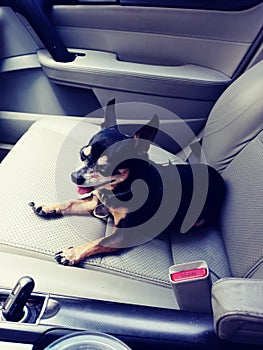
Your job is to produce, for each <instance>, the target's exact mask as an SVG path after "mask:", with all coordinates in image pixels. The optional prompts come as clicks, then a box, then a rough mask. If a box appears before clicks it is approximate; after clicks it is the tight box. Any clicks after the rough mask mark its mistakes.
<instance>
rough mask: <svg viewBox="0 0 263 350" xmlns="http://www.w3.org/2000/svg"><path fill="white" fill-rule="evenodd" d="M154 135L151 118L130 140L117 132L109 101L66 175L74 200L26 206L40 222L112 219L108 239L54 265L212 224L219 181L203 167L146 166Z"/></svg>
mask: <svg viewBox="0 0 263 350" xmlns="http://www.w3.org/2000/svg"><path fill="white" fill-rule="evenodd" d="M158 129H159V118H158V116H157V115H154V117H153V118H152V120H151V121H150V122H149V123H148V124H146V125H144V126H142V127H140V128H139V130H138V131H136V132H135V134H134V135H132V136H128V135H126V134H124V133H122V132H120V131H119V129H118V126H117V124H116V116H115V101H114V100H112V101H110V102H109V103H108V104H107V107H106V110H105V116H104V122H103V123H102V125H101V130H100V131H99V132H98V133H97V134H95V135H94V136H93V137H92V138H91V140H90V141H89V143H88V144H87V145H85V146H84V147H82V148H81V149H80V159H81V161H82V163H83V166H82V167H81V168H79V169H78V170H76V171H74V172H73V173H72V174H71V180H72V182H73V183H74V184H75V185H76V186H77V192H78V193H79V195H80V199H78V200H72V201H68V202H65V203H59V204H52V205H42V206H35V204H34V203H33V202H31V203H30V205H31V207H32V209H33V210H34V212H35V213H36V214H37V215H38V216H41V217H44V218H55V217H57V216H62V215H83V214H92V215H94V216H95V217H98V218H101V219H104V218H106V217H107V216H108V215H109V216H111V217H112V219H113V228H112V232H111V234H110V235H109V236H107V237H102V238H99V239H96V240H92V241H89V242H86V243H85V244H82V245H80V246H76V247H70V248H67V249H65V250H62V251H59V252H58V253H56V254H55V259H56V261H57V262H58V263H59V264H62V265H76V264H78V263H79V262H80V261H82V260H83V259H85V258H87V257H90V256H92V255H94V254H100V253H109V252H114V251H116V250H119V249H123V248H127V247H134V246H136V245H139V244H143V243H145V242H147V241H149V240H151V239H153V238H154V237H157V236H158V235H159V234H161V233H162V232H163V231H165V230H166V229H167V228H171V227H172V228H173V229H177V230H179V231H180V230H181V232H186V231H187V230H188V229H190V228H191V227H193V226H200V225H203V224H207V223H210V222H212V221H215V220H217V219H218V217H219V214H220V209H221V205H222V202H223V199H224V189H225V187H224V181H223V179H222V177H221V176H220V174H219V173H218V172H217V171H216V170H215V169H213V168H212V167H210V166H208V165H206V164H189V163H187V164H177V165H172V164H169V165H167V166H161V165H157V164H155V163H154V162H153V161H150V160H149V157H148V150H149V147H150V144H151V143H152V142H153V140H154V138H155V136H156V134H157V132H158ZM145 184H146V186H145ZM189 212H190V214H189ZM183 226H184V227H183Z"/></svg>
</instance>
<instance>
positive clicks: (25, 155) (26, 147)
mask: <svg viewBox="0 0 263 350" xmlns="http://www.w3.org/2000/svg"><path fill="white" fill-rule="evenodd" d="M98 130H99V127H98V126H97V125H94V124H91V123H89V122H87V120H85V121H82V122H80V120H78V119H74V118H73V119H70V118H62V119H61V118H58V119H48V118H47V119H43V120H40V121H38V122H36V123H35V124H34V125H33V126H32V127H31V128H30V129H29V131H28V132H27V133H26V134H25V135H24V136H23V137H22V138H21V139H20V141H19V142H18V143H17V144H16V145H15V147H14V149H13V150H12V152H10V154H9V155H8V156H7V157H6V159H5V160H4V161H3V162H2V164H1V171H0V181H1V184H3V185H2V187H1V195H0V211H1V213H2V217H1V230H0V244H1V249H2V250H9V251H17V252H19V253H21V254H26V255H30V256H37V257H40V258H44V259H53V255H54V253H56V252H57V251H60V250H61V249H64V248H67V247H69V246H75V245H78V244H82V243H84V242H86V241H88V240H92V239H96V238H98V237H102V236H104V235H106V234H107V231H108V230H110V225H111V224H110V222H108V223H107V224H105V223H104V222H102V221H100V220H99V219H96V218H93V217H91V216H64V217H63V218H60V219H55V220H45V219H42V218H40V217H37V216H35V214H34V213H33V212H32V210H31V208H30V207H29V206H28V203H29V202H31V201H34V202H36V203H37V204H45V203H53V202H58V201H59V202H61V201H65V200H69V199H74V198H77V194H76V191H75V188H74V185H73V184H72V183H71V180H70V174H71V172H72V171H73V170H74V169H76V168H77V166H78V165H79V163H78V162H79V156H78V152H79V149H80V147H81V146H83V144H86V143H87V141H88V139H89V138H90V137H91V136H92V135H93V134H94V133H95V132H97V131H98ZM167 156H168V157H169V158H170V161H172V162H179V161H180V160H179V159H177V157H173V156H172V155H171V154H168V153H165V154H164V156H160V155H158V157H157V158H158V161H159V162H163V161H164V162H166V163H167V162H168V161H167ZM151 157H152V158H154V154H153V155H152V156H151ZM164 159H165V160H164ZM171 237H172V242H171V241H170V237H169V234H168V235H167V236H166V237H163V238H161V239H158V238H156V239H154V240H152V241H151V242H148V243H145V244H144V245H141V246H138V247H135V248H132V249H126V250H123V251H119V252H117V253H113V254H109V255H104V256H95V257H91V258H89V259H86V260H85V261H84V262H82V263H81V267H83V268H88V269H91V268H92V269H104V270H105V269H107V271H109V273H110V272H111V273H118V274H124V275H125V276H130V277H132V278H136V279H141V278H143V279H144V280H148V281H149V282H151V283H158V284H161V285H164V286H167V285H169V279H168V269H169V266H171V265H173V264H174V262H176V263H180V262H184V261H193V260H199V259H203V260H207V262H208V264H210V263H211V266H212V269H213V271H214V273H215V274H216V275H219V276H220V277H223V276H227V275H229V274H230V271H229V268H228V263H227V258H226V255H225V252H224V247H223V244H222V240H221V236H220V234H219V231H217V230H215V229H214V228H203V229H202V230H199V231H198V232H197V233H196V234H185V235H183V236H180V235H179V234H176V232H172V235H171ZM217 246H219V247H220V249H217ZM211 247H214V248H213V249H212V250H211V251H210V248H211ZM172 248H173V249H172ZM222 262H223V264H222ZM54 264H55V261H54ZM216 275H214V276H216Z"/></svg>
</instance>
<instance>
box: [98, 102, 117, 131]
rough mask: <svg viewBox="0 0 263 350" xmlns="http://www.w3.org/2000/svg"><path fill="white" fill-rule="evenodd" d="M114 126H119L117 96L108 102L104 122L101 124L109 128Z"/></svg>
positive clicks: (104, 127) (102, 126)
mask: <svg viewBox="0 0 263 350" xmlns="http://www.w3.org/2000/svg"><path fill="white" fill-rule="evenodd" d="M112 127H116V128H117V120H116V114H115V98H114V99H112V100H110V101H109V102H108V103H107V105H106V109H105V113H104V122H103V123H102V124H101V128H102V129H108V128H112Z"/></svg>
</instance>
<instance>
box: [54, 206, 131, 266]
mask: <svg viewBox="0 0 263 350" xmlns="http://www.w3.org/2000/svg"><path fill="white" fill-rule="evenodd" d="M111 214H112V215H113V219H114V227H113V231H112V234H111V235H109V236H107V237H102V238H99V239H96V240H94V241H90V242H87V243H84V244H82V245H80V246H76V247H71V248H68V249H66V250H63V251H60V252H58V253H56V254H55V259H56V261H57V262H58V263H59V264H62V265H67V266H72V265H76V264H78V263H79V262H80V261H81V260H83V259H85V258H88V257H89V256H92V255H95V254H101V253H111V252H114V251H116V250H118V249H121V248H123V242H124V241H125V227H123V225H120V222H121V221H122V222H123V221H125V220H123V219H125V217H126V216H127V209H126V208H118V209H115V210H111ZM120 226H122V227H120ZM124 226H125V225H124Z"/></svg>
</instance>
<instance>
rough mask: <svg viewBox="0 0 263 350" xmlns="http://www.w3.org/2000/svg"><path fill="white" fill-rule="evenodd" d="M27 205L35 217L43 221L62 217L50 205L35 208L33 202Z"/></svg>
mask: <svg viewBox="0 0 263 350" xmlns="http://www.w3.org/2000/svg"><path fill="white" fill-rule="evenodd" d="M28 205H29V206H30V207H31V208H32V210H33V212H34V213H35V214H36V215H38V216H41V217H42V218H44V219H56V218H60V217H62V214H61V212H60V211H59V210H57V209H55V208H54V206H52V205H51V206H48V205H42V206H36V205H35V203H34V202H30V203H28Z"/></svg>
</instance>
